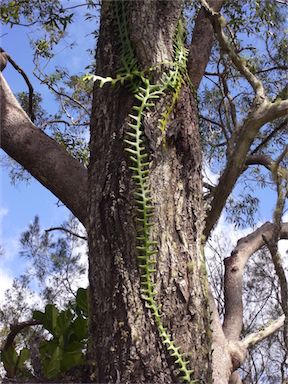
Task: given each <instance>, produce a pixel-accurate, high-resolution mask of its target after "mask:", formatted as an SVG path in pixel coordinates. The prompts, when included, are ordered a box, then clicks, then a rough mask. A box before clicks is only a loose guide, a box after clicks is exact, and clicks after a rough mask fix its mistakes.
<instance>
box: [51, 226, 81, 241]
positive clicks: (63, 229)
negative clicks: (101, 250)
mask: <svg viewBox="0 0 288 384" xmlns="http://www.w3.org/2000/svg"><path fill="white" fill-rule="evenodd" d="M52 231H64V232H67V233H69V235H72V236H75V237H78V238H79V239H82V240H87V237H86V236H82V235H79V234H78V233H75V232H73V231H70V229H67V228H64V227H51V228H48V229H45V232H52Z"/></svg>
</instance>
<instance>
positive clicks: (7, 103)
mask: <svg viewBox="0 0 288 384" xmlns="http://www.w3.org/2000/svg"><path fill="white" fill-rule="evenodd" d="M0 97H1V115H0V116H1V120H0V123H1V124H0V125H1V147H2V149H3V150H4V151H5V152H6V153H7V154H8V155H9V156H11V157H12V158H13V159H14V160H16V161H17V162H18V163H19V164H21V165H22V166H23V167H24V168H25V169H26V170H27V171H28V172H30V173H31V175H32V176H34V177H35V178H36V179H37V180H38V181H39V182H40V183H41V184H42V185H44V186H45V187H46V188H48V189H49V190H50V191H51V192H52V193H53V194H54V195H55V196H56V197H57V198H59V199H60V200H61V201H62V202H63V204H65V205H66V206H67V208H69V209H70V210H71V212H72V213H73V214H74V215H75V216H76V217H77V218H78V219H79V220H80V221H81V222H82V223H83V224H84V225H85V224H86V219H87V216H86V209H87V171H86V169H85V167H83V166H82V165H81V164H80V163H79V162H78V161H77V160H76V159H74V158H73V157H71V156H70V155H69V154H68V153H67V152H66V151H65V149H64V148H63V147H61V146H60V145H59V144H57V143H56V142H55V141H54V140H53V139H51V138H50V137H49V136H47V135H46V134H45V133H44V132H42V131H41V130H40V129H38V128H36V127H35V125H34V124H33V123H32V122H31V121H30V119H29V117H28V116H27V114H26V113H25V112H24V110H23V109H22V108H21V106H20V105H19V103H18V101H17V100H16V98H15V96H14V95H13V93H12V91H11V90H10V88H9V86H8V84H7V82H6V80H5V79H4V77H3V76H2V75H0Z"/></svg>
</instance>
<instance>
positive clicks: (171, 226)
mask: <svg viewBox="0 0 288 384" xmlns="http://www.w3.org/2000/svg"><path fill="white" fill-rule="evenodd" d="M113 7H114V4H113V2H103V5H102V11H101V28H100V37H99V41H98V47H97V61H96V62H97V69H96V72H97V75H100V76H103V77H105V76H115V72H116V70H117V68H120V66H121V64H120V62H119V34H118V31H117V24H116V23H115V18H114V11H113ZM125 7H126V9H127V17H128V20H129V31H130V36H131V41H132V43H133V44H134V46H135V50H136V54H137V58H138V60H139V64H140V67H141V68H146V67H147V66H151V65H152V64H155V63H156V62H158V61H159V60H163V59H167V58H168V59H170V60H171V55H172V39H173V36H174V33H175V28H176V24H177V20H178V16H180V11H181V2H173V3H171V1H167V2H166V1H155V0H153V1H151V2H150V1H145V2H144V1H138V2H131V1H128V2H125ZM134 20H137V23H135V22H133V21H134ZM133 103H135V101H134V100H133V97H132V95H131V94H130V92H129V91H128V90H127V89H126V88H125V87H116V88H112V87H111V86H109V85H105V86H104V88H103V89H98V88H97V86H95V89H94V100H93V112H92V123H91V143H90V146H91V163H90V167H89V190H90V191H91V193H90V204H89V229H88V235H89V248H90V255H89V279H90V292H91V296H90V297H91V311H92V313H91V321H90V334H91V340H92V342H91V345H90V356H91V359H92V360H94V362H95V376H94V377H95V378H96V381H99V382H103V383H105V382H108V381H109V380H110V381H114V382H115V381H116V380H118V381H119V382H131V383H133V382H137V383H148V382H149V383H155V384H156V383H157V384H159V383H160V384H161V383H163V384H164V383H165V384H169V383H173V382H177V381H179V377H177V375H176V373H175V371H174V368H175V367H174V366H173V360H171V358H170V357H169V356H168V355H167V352H166V350H165V348H163V346H162V344H161V340H160V339H159V335H158V332H157V329H156V328H155V325H154V323H153V319H152V318H151V316H150V314H149V312H148V311H147V309H145V305H144V303H143V301H142V299H141V293H140V285H139V282H140V275H139V271H138V268H137V262H136V253H135V247H136V241H135V236H136V231H135V208H136V207H135V203H134V198H133V190H134V184H133V182H132V181H131V173H130V171H129V169H128V166H129V164H130V163H129V159H128V156H127V155H126V154H125V153H124V145H123V139H124V130H125V129H126V127H125V123H126V122H125V119H126V118H127V115H128V113H131V107H132V105H133ZM174 113H175V117H177V124H176V121H175V122H173V123H171V125H169V128H168V130H169V140H168V142H167V147H165V148H164V146H163V144H161V140H160V136H161V133H160V132H159V129H158V128H157V126H158V122H157V120H158V118H159V111H157V107H156V108H155V109H152V110H151V111H150V112H149V113H148V115H147V118H146V119H145V122H144V125H145V134H146V136H147V148H148V151H149V152H150V158H151V160H152V165H151V169H150V185H151V193H152V198H153V202H155V208H156V209H155V210H156V212H155V218H154V222H155V227H154V230H153V237H154V239H155V240H157V242H158V250H159V252H158V255H157V264H156V270H157V273H156V285H157V286H156V290H157V292H158V295H157V300H158V301H159V303H160V304H162V313H163V315H164V316H163V322H164V324H165V325H166V326H167V327H168V329H169V331H170V332H171V335H172V337H173V339H174V340H175V343H176V345H177V346H178V345H179V346H180V347H181V350H182V351H183V352H187V353H188V352H189V354H190V356H191V359H190V360H191V368H193V369H194V371H195V378H198V379H200V378H201V379H202V380H203V381H204V382H205V383H209V382H210V381H211V369H210V356H209V353H210V337H209V314H208V310H207V307H208V303H207V300H208V298H207V295H206V294H205V292H204V291H205V284H206V283H205V279H206V277H205V274H204V269H203V264H202V261H201V252H200V248H201V239H200V235H201V232H202V229H203V206H202V181H201V150H200V144H199V135H198V128H197V120H196V106H195V101H194V99H193V96H192V93H191V90H190V89H189V88H188V87H186V86H184V87H183V89H182V93H181V98H180V100H179V102H178V103H177V106H176V108H175V112H174ZM207 330H208V331H207Z"/></svg>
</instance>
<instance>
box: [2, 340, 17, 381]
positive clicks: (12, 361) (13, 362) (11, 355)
mask: <svg viewBox="0 0 288 384" xmlns="http://www.w3.org/2000/svg"><path fill="white" fill-rule="evenodd" d="M1 361H2V363H3V365H4V368H5V370H6V372H7V376H8V377H14V376H15V374H16V367H17V361H18V355H17V352H16V350H15V348H13V347H12V346H11V347H9V348H8V349H7V350H5V351H2V352H1Z"/></svg>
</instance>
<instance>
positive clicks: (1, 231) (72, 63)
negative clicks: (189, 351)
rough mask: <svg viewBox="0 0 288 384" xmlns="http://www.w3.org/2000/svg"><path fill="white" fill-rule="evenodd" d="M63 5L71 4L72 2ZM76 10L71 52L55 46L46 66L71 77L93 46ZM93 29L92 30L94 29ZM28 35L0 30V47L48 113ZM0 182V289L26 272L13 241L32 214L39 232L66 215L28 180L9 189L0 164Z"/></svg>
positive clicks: (17, 87)
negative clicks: (64, 69)
mask: <svg viewBox="0 0 288 384" xmlns="http://www.w3.org/2000/svg"><path fill="white" fill-rule="evenodd" d="M71 3H72V4H71ZM69 5H73V2H70V3H69ZM76 11H77V12H78V13H79V16H77V15H76V17H75V19H76V23H75V24H73V26H70V27H68V28H67V32H68V34H69V35H68V36H67V38H65V41H66V42H67V41H76V45H75V47H74V49H73V51H72V50H70V49H68V48H65V49H64V48H63V46H61V45H60V46H59V48H57V49H56V52H59V54H57V55H56V57H55V60H53V62H52V63H51V64H49V66H50V68H51V70H53V67H54V66H55V65H60V66H66V67H67V66H68V67H69V69H70V70H71V72H72V73H79V72H80V71H81V72H84V68H85V66H87V65H88V64H89V63H90V60H91V58H90V57H89V55H88V53H87V49H88V48H90V49H92V48H94V44H95V40H94V39H93V37H92V36H88V34H89V33H90V32H91V29H92V25H91V24H92V23H91V24H89V23H88V24H87V23H83V22H82V23H81V21H80V20H81V13H82V16H83V12H86V10H85V9H84V8H83V9H82V8H80V9H77V10H76ZM82 20H83V19H82ZM93 28H94V29H95V28H96V25H94V26H93ZM31 33H32V32H31V30H30V28H25V27H21V26H15V27H13V28H10V27H7V26H1V31H0V36H1V42H0V46H1V47H2V48H3V49H4V50H6V51H7V52H8V53H9V55H10V56H11V57H12V58H13V60H14V61H15V62H16V63H17V64H18V65H19V66H20V67H21V68H23V70H24V71H25V73H26V74H27V75H28V77H29V79H30V81H31V83H32V85H33V87H34V90H35V91H37V92H39V93H41V95H42V97H43V107H44V108H45V109H46V110H47V111H48V112H52V113H53V112H56V103H55V101H54V96H53V95H52V94H51V92H50V91H49V90H48V89H47V88H46V87H44V86H40V84H39V81H38V80H37V79H36V78H35V77H34V76H33V74H32V70H33V64H32V51H31V48H30V45H29V39H30V37H31ZM36 33H37V31H36ZM33 37H34V36H33ZM67 58H69V60H67ZM49 66H48V67H47V69H48V70H49ZM3 75H4V77H5V78H6V80H7V81H8V83H9V85H10V87H11V89H12V90H13V92H15V93H16V92H21V91H25V92H26V91H27V85H26V83H25V81H24V80H23V78H22V77H21V76H20V74H18V73H17V72H16V71H15V70H14V68H12V66H11V65H8V66H7V67H6V69H5V72H4V73H3ZM3 156H5V155H4V152H3V151H2V150H0V157H1V158H2V157H3ZM0 183H1V186H0V226H1V227H0V243H1V245H2V246H3V248H4V250H5V253H4V255H3V256H0V272H1V273H0V286H1V290H3V289H4V287H5V285H8V284H9V283H11V278H12V277H14V276H19V275H20V274H21V272H23V271H24V270H25V268H26V265H25V261H24V260H23V259H20V258H19V254H18V252H19V249H18V247H19V237H20V234H21V233H22V232H23V231H24V230H26V228H27V226H28V224H29V223H31V222H32V221H33V219H34V217H35V215H39V216H40V224H41V226H42V228H43V229H46V228H49V227H52V226H57V225H59V224H61V223H62V222H63V221H64V220H66V219H67V218H68V216H69V211H68V209H67V208H66V207H64V206H63V205H62V206H60V207H59V206H58V205H59V204H58V203H59V201H58V199H56V198H55V196H54V195H52V194H51V193H50V192H49V191H48V190H47V189H46V188H44V187H43V186H42V185H41V184H40V183H39V182H38V181H36V180H35V179H33V178H31V180H30V181H29V183H26V182H20V183H17V185H16V186H14V185H11V181H10V177H9V170H8V169H7V168H6V167H5V166H1V167H0Z"/></svg>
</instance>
